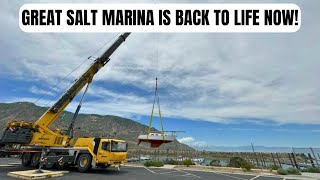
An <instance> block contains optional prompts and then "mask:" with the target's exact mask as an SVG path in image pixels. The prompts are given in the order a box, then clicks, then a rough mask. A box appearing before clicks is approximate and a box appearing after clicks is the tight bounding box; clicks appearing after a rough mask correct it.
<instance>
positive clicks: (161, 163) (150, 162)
mask: <svg viewBox="0 0 320 180" xmlns="http://www.w3.org/2000/svg"><path fill="white" fill-rule="evenodd" d="M143 165H144V166H146V167H150V166H154V167H161V166H163V162H161V161H146V162H145V163H144V164H143Z"/></svg>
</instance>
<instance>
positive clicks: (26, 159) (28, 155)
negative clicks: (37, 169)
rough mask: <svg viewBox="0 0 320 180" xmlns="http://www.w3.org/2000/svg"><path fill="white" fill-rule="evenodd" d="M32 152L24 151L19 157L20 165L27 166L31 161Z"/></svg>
mask: <svg viewBox="0 0 320 180" xmlns="http://www.w3.org/2000/svg"><path fill="white" fill-rule="evenodd" d="M31 158H32V154H31V153H28V152H27V153H24V154H23V155H22V157H21V164H22V166H26V167H27V166H29V165H30V163H31Z"/></svg>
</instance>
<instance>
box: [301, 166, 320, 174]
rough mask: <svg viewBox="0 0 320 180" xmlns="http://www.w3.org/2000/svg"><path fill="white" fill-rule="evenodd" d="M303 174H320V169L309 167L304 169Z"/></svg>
mask: <svg viewBox="0 0 320 180" xmlns="http://www.w3.org/2000/svg"><path fill="white" fill-rule="evenodd" d="M302 172H309V173H320V168H314V167H307V168H305V169H303V170H302Z"/></svg>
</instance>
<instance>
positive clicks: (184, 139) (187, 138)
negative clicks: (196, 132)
mask: <svg viewBox="0 0 320 180" xmlns="http://www.w3.org/2000/svg"><path fill="white" fill-rule="evenodd" d="M178 141H179V142H180V143H190V142H193V141H194V138H193V137H184V138H181V139H178Z"/></svg>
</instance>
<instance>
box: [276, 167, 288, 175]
mask: <svg viewBox="0 0 320 180" xmlns="http://www.w3.org/2000/svg"><path fill="white" fill-rule="evenodd" d="M277 172H278V174H280V175H287V174H288V171H286V170H284V169H283V168H279V169H278V170H277Z"/></svg>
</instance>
